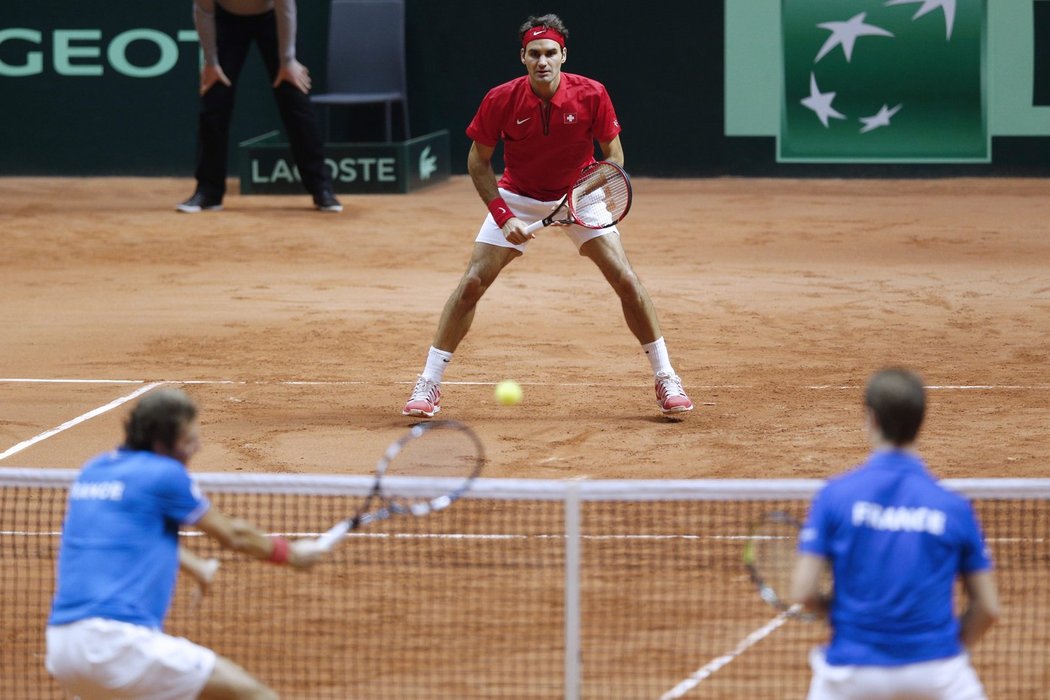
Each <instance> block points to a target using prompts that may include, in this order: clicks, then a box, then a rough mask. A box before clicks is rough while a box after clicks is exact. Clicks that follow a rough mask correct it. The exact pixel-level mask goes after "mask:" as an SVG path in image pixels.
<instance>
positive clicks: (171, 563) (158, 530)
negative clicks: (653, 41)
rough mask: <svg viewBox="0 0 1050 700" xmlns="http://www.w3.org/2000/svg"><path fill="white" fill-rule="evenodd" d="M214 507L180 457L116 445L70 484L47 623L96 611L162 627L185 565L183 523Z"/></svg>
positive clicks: (112, 617)
mask: <svg viewBox="0 0 1050 700" xmlns="http://www.w3.org/2000/svg"><path fill="white" fill-rule="evenodd" d="M208 507H209V503H208V500H207V499H206V498H205V497H204V496H202V495H201V493H200V491H199V490H198V488H197V486H196V484H195V483H194V482H193V480H192V479H191V478H190V475H189V473H188V472H187V471H186V468H185V466H183V465H182V463H180V462H178V461H177V460H174V459H171V458H169V457H163V456H160V455H156V454H154V453H152V452H139V451H132V450H124V449H120V450H114V451H112V452H108V453H106V454H103V455H100V456H98V457H96V458H94V459H92V460H91V461H90V462H88V463H87V464H86V465H85V466H84V468H83V469H82V470H81V472H80V474H79V475H78V476H77V479H76V481H75V482H74V483H73V485H72V486H71V487H70V489H69V501H68V506H67V509H66V521H65V525H64V526H63V528H62V544H61V547H60V549H59V553H58V586H57V590H56V592H55V598H54V603H53V605H52V608H51V617H50V618H49V619H48V624H51V625H62V624H68V623H70V622H75V621H77V620H83V619H85V618H89V617H102V618H106V619H110V620H120V621H122V622H130V623H134V624H138V625H144V626H146V627H150V628H153V629H160V628H161V627H162V625H163V621H164V617H165V616H166V615H167V612H168V607H169V606H170V604H171V598H172V593H173V592H174V588H175V577H176V575H177V573H178V544H179V525H180V524H182V523H185V524H192V523H195V522H197V521H198V520H199V519H200V518H201V517H202V516H203V515H204V513H205V512H207V510H208Z"/></svg>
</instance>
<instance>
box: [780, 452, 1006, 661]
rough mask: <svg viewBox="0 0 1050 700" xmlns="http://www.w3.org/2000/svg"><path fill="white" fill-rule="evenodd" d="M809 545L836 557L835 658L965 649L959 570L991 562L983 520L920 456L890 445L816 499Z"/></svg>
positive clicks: (805, 547) (919, 657) (804, 547)
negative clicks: (956, 602)
mask: <svg viewBox="0 0 1050 700" xmlns="http://www.w3.org/2000/svg"><path fill="white" fill-rule="evenodd" d="M799 550H800V551H802V552H806V553H809V554H816V555H819V556H822V557H824V558H826V559H828V560H829V561H830V562H831V567H832V571H833V573H834V579H835V593H834V600H833V601H832V604H831V612H830V616H831V617H830V620H831V627H832V637H831V642H830V644H829V645H828V649H827V662H828V663H829V664H831V665H834V666H842V665H865V666H897V665H901V664H909V663H916V662H919V661H928V660H932V659H942V658H948V657H952V656H956V655H958V654H959V653H961V652H962V643H961V642H960V640H959V623H958V620H957V619H956V617H955V614H954V607H953V600H952V597H953V591H954V582H955V579H956V577H957V576H958V575H960V574H964V573H971V572H975V571H982V570H985V569H989V568H991V560H990V557H989V555H988V552H987V550H986V549H985V545H984V538H983V535H982V534H981V530H980V526H979V525H978V523H977V518H976V517H975V515H974V513H973V509H972V508H971V506H970V503H969V502H968V501H967V500H966V499H965V498H963V497H962V496H960V495H958V494H955V493H952V492H950V491H948V490H947V489H945V488H943V487H942V486H940V485H939V484H938V483H937V482H936V480H935V479H934V477H933V476H932V475H931V474H930V473H929V471H927V469H926V465H925V464H923V462H922V460H920V459H919V458H918V457H916V456H914V455H912V454H910V453H907V452H903V451H896V450H894V451H880V452H876V453H874V454H872V456H871V457H870V458H869V459H868V461H867V462H866V463H865V464H863V465H861V466H860V467H858V468H856V469H854V470H852V471H850V472H847V473H845V474H842V475H841V476H838V477H836V478H834V479H831V480H830V481H828V483H827V484H826V485H825V487H824V488H823V489H822V490H821V491H820V493H818V494H817V496H816V497H815V498H814V500H813V503H812V505H811V507H810V512H809V516H808V518H807V520H806V524H805V526H804V527H803V528H802V531H801V533H800V536H799Z"/></svg>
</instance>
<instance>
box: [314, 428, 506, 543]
mask: <svg viewBox="0 0 1050 700" xmlns="http://www.w3.org/2000/svg"><path fill="white" fill-rule="evenodd" d="M484 463H485V451H484V448H483V446H482V444H481V440H479V439H478V436H477V435H475V434H474V431H473V430H471V429H470V428H469V427H467V426H466V425H464V424H463V423H459V422H457V421H429V422H426V423H420V424H418V425H415V426H413V427H412V429H411V430H409V431H408V432H407V433H406V434H405V435H403V436H402V437H401V438H399V439H398V440H397V441H395V442H393V443H391V445H390V446H389V447H387V448H386V451H385V452H384V453H383V456H382V457H380V458H379V462H378V463H377V464H376V470H375V481H374V483H373V485H372V488H371V490H370V491H369V493H368V495H367V496H366V497H365V500H364V502H363V503H362V505H361V507H360V508H359V509H358V511H357V513H355V514H354V515H352V516H350V517H348V518H346V519H345V520H341V521H340V522H338V523H336V524H335V526H333V527H332V528H331V529H329V530H328V531H327V532H325V533H323V534H322V535H321V536H320V537H318V538H317V540H316V546H318V547H319V548H320V549H322V550H324V551H328V550H330V549H332V547H334V546H335V545H336V543H338V542H339V541H341V540H342V539H343V538H344V537H346V535H347V534H348V533H349V532H351V531H353V530H356V529H357V528H358V527H361V526H362V525H368V524H369V523H374V522H376V521H379V520H385V519H387V518H389V517H391V516H394V515H414V516H416V517H422V516H424V515H429V514H430V513H433V512H435V511H439V510H444V509H445V508H448V507H449V506H450V505H452V504H453V503H455V502H456V500H458V499H459V498H460V497H461V496H462V495H463V494H464V493H466V492H467V491H468V490H469V489H470V486H471V484H472V483H473V481H474V479H475V478H477V476H478V474H480V473H481V468H482V467H483V466H484ZM418 477H427V478H428V480H427V482H426V483H422V482H420V481H419V479H418Z"/></svg>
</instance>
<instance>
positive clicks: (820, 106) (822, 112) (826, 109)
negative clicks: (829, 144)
mask: <svg viewBox="0 0 1050 700" xmlns="http://www.w3.org/2000/svg"><path fill="white" fill-rule="evenodd" d="M835 94H836V93H834V92H821V91H820V88H819V87H817V76H816V75H814V74H813V73H810V74H809V97H804V98H803V99H802V104H803V105H804V106H806V107H808V108H809V109H811V110H813V111H814V112H815V113H816V115H817V118H818V119H820V123H821V124H823V125H824V128H825V129H826V128H827V127H828V117H834V118H835V119H845V118H846V115H845V114H843V113H842V112H839V111H838V110H837V109H835V108H834V107H832V106H831V101H832V100H834V99H835Z"/></svg>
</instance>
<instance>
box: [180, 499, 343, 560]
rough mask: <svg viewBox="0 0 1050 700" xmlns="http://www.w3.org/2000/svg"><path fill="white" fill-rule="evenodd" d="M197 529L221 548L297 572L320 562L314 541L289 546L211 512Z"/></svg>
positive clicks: (246, 523) (319, 554)
mask: <svg viewBox="0 0 1050 700" xmlns="http://www.w3.org/2000/svg"><path fill="white" fill-rule="evenodd" d="M194 526H195V527H197V528H199V529H200V530H202V531H203V532H204V533H206V534H207V535H210V536H211V537H213V538H215V539H216V540H217V541H218V542H219V544H221V545H222V546H223V547H226V548H227V549H232V550H234V551H237V552H241V553H242V554H247V555H248V556H250V557H253V558H255V559H261V560H269V561H273V562H274V563H279V564H280V563H288V564H290V565H291V566H294V567H295V568H297V569H308V568H310V567H311V566H313V565H314V564H316V563H317V561H318V560H319V559H320V558H321V555H322V554H323V552H321V551H320V550H319V549H318V548H317V547H316V545H315V543H314V542H313V541H312V540H297V541H295V542H288V541H286V540H283V539H282V538H280V537H268V536H267V535H266V534H265V533H264V532H263V531H262V530H260V529H258V528H257V527H255V526H254V525H252V524H251V523H249V522H248V521H246V520H241V519H240V518H230V517H227V516H226V515H225V514H223V513H222V512H220V511H219V509H218V508H214V507H212V508H210V509H209V510H208V512H207V513H205V514H204V517H202V518H201V519H200V520H198V521H197V522H196V523H194Z"/></svg>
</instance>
